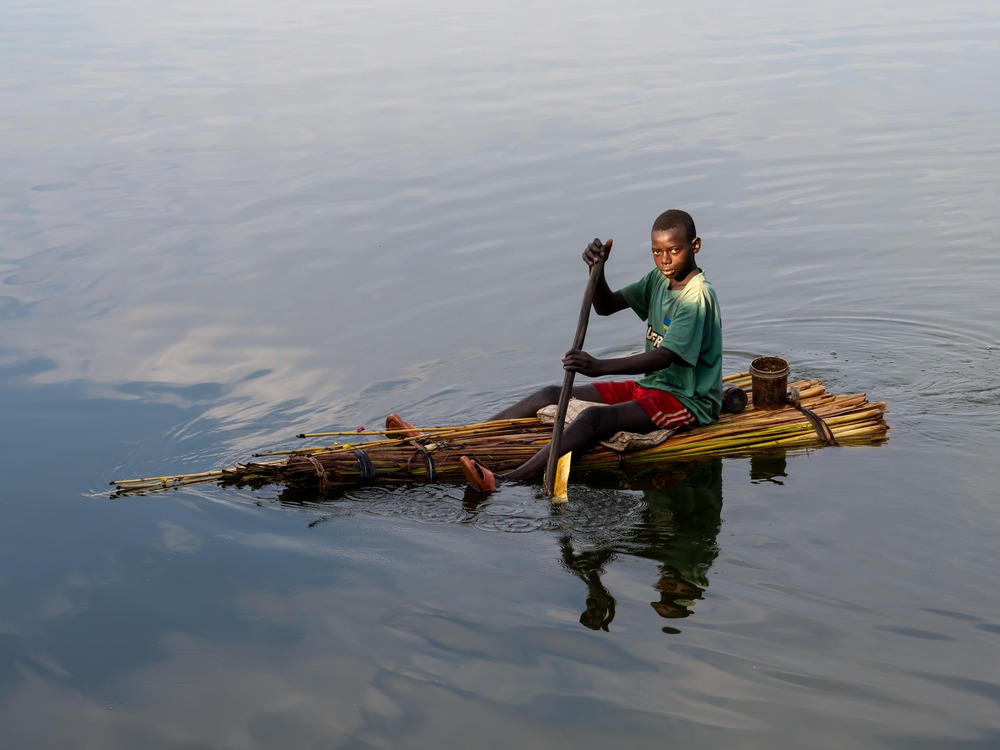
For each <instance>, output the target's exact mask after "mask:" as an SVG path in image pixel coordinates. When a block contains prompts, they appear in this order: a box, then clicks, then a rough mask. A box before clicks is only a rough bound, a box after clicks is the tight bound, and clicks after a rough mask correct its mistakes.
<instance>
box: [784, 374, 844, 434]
mask: <svg viewBox="0 0 1000 750" xmlns="http://www.w3.org/2000/svg"><path fill="white" fill-rule="evenodd" d="M787 400H788V403H790V404H791V405H792V406H794V407H795V408H796V409H798V410H799V411H800V412H802V415H803V416H804V417H805V418H806V419H807V420H808V421H809V424H811V425H812V426H813V429H814V430H816V434H817V435H818V436H819V439H820V442H822V443H823V444H824V445H836V444H837V438H835V437H834V436H833V430H831V429H830V425H828V424H827V423H826V422H825V421H823V417H821V416H820V415H819V414H817V413H816V412H814V411H813V410H812V409H807V408H806V407H804V406H803V405H802V399H801V398H800V397H799V389H798V388H796V387H795V386H794V385H793V386H790V387H789V388H788V394H787Z"/></svg>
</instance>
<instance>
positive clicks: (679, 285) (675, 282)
mask: <svg viewBox="0 0 1000 750" xmlns="http://www.w3.org/2000/svg"><path fill="white" fill-rule="evenodd" d="M700 273H701V269H700V268H698V267H697V266H695V268H694V270H693V271H691V273H689V274H688V275H687V276H685V277H684V278H683V279H668V280H667V289H669V290H670V291H671V292H679V291H680V290H681V289H683V288H684V287H686V286H687V285H688V282H689V281H691V279H693V278H694V277H695V276H697V275H698V274H700Z"/></svg>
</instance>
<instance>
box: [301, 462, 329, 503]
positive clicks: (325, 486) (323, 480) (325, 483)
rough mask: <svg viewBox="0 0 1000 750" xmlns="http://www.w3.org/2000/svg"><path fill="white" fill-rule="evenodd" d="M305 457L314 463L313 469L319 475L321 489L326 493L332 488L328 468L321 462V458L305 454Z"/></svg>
mask: <svg viewBox="0 0 1000 750" xmlns="http://www.w3.org/2000/svg"><path fill="white" fill-rule="evenodd" d="M305 459H306V460H307V461H308V462H309V463H310V464H312V467H313V469H314V470H315V471H316V476H317V477H319V491H320V492H322V493H323V494H324V495H325V494H326V493H327V491H328V490H329V489H330V477H328V476H327V473H326V469H325V468H324V467H323V464H321V463H320V462H319V459H317V458H314V457H313V456H305Z"/></svg>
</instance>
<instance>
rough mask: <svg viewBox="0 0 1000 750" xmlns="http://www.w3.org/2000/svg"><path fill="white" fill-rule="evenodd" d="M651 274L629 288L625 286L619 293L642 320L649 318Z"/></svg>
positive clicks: (634, 282)
mask: <svg viewBox="0 0 1000 750" xmlns="http://www.w3.org/2000/svg"><path fill="white" fill-rule="evenodd" d="M648 289H649V274H646V275H645V276H643V277H642V278H641V279H639V280H638V281H633V282H632V283H631V284H628V285H627V286H623V287H622V288H621V289H620V290H619V291H621V293H622V297H624V298H625V301H626V302H628V306H629V307H631V308H632V309H633V310H634V311H635V314H636V315H638V316H639V317H640V318H641V319H642V320H646V319H647V318H648V317H649V291H648Z"/></svg>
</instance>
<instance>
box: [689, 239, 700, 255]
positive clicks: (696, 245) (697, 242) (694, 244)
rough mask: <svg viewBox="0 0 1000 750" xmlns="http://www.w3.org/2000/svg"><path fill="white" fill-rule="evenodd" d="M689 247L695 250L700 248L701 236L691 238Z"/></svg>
mask: <svg viewBox="0 0 1000 750" xmlns="http://www.w3.org/2000/svg"><path fill="white" fill-rule="evenodd" d="M691 249H692V250H694V251H695V252H698V251H699V250H701V237H695V238H694V239H693V240H691Z"/></svg>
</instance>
